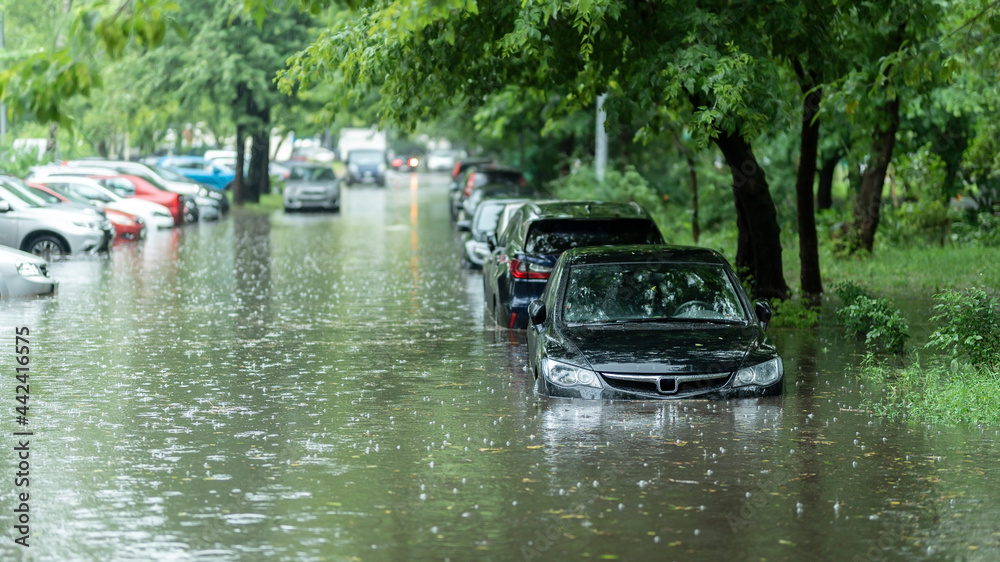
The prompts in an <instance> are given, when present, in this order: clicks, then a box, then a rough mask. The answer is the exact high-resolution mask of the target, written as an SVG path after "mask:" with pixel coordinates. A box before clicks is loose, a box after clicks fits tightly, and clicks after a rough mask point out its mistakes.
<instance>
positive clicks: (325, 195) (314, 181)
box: [282, 162, 340, 213]
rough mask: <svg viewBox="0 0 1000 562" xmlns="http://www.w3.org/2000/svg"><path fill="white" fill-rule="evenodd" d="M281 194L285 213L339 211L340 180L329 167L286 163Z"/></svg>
mask: <svg viewBox="0 0 1000 562" xmlns="http://www.w3.org/2000/svg"><path fill="white" fill-rule="evenodd" d="M284 166H286V167H287V168H288V177H287V178H285V190H284V193H283V194H282V196H283V198H284V203H285V212H286V213H287V212H293V211H298V210H302V209H327V210H329V211H339V210H340V179H338V178H337V175H336V174H335V173H334V172H333V169H332V168H330V167H329V166H323V165H318V164H303V163H301V162H287V163H285V164H284Z"/></svg>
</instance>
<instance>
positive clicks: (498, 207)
mask: <svg viewBox="0 0 1000 562" xmlns="http://www.w3.org/2000/svg"><path fill="white" fill-rule="evenodd" d="M505 206H506V205H505V204H504V203H490V202H489V201H486V202H484V203H483V204H482V205H480V206H479V208H478V209H477V210H476V219H475V221H474V224H473V225H472V230H473V231H474V232H493V231H494V230H495V229H496V227H497V221H498V220H499V219H500V213H502V212H503V208H504V207H505Z"/></svg>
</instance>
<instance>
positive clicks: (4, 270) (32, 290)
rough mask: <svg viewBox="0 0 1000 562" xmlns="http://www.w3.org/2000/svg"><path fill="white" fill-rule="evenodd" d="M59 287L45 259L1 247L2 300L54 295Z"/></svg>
mask: <svg viewBox="0 0 1000 562" xmlns="http://www.w3.org/2000/svg"><path fill="white" fill-rule="evenodd" d="M58 287H59V284H58V283H57V282H56V281H55V280H53V279H52V277H49V262H47V261H46V260H45V259H44V258H41V257H39V256H36V255H34V254H29V253H28V252H22V251H20V250H15V249H14V248H7V247H5V246H0V299H9V298H12V297H31V296H35V295H52V294H55V292H56V290H57V288H58Z"/></svg>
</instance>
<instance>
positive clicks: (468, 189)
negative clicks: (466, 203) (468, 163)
mask: <svg viewBox="0 0 1000 562" xmlns="http://www.w3.org/2000/svg"><path fill="white" fill-rule="evenodd" d="M475 185H476V174H475V173H472V174H469V181H467V182H465V192H464V193H465V196H466V197H468V196H470V195H472V187H473V186H475Z"/></svg>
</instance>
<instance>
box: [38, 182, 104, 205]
mask: <svg viewBox="0 0 1000 562" xmlns="http://www.w3.org/2000/svg"><path fill="white" fill-rule="evenodd" d="M45 185H46V186H47V187H48V188H49V189H51V190H52V191H55V192H56V193H58V194H59V195H62V196H63V197H65V198H66V199H69V200H70V201H72V202H74V203H81V204H83V205H90V203H91V201H90V200H89V199H87V198H85V197H81V196H79V195H77V194H76V193H74V192H73V191H72V190H69V189H66V186H65V185H63V184H61V183H55V182H52V183H49V182H46V183H45ZM38 195H39V197H44V196H46V195H48V197H53V198H55V196H54V195H49V194H47V193H45V192H44V191H40V192H38ZM56 200H57V201H58V198H56Z"/></svg>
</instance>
